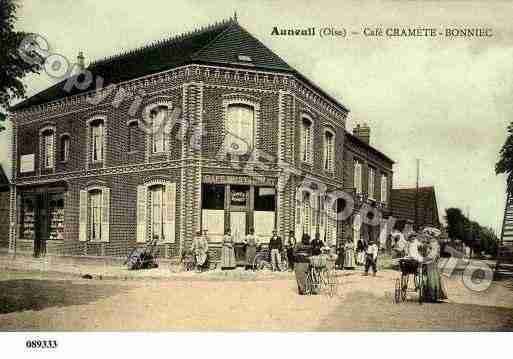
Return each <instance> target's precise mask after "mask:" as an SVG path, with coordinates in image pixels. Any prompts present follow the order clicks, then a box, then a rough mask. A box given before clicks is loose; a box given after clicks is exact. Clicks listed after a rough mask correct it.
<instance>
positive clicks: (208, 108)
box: [9, 19, 391, 257]
mask: <svg viewBox="0 0 513 359" xmlns="http://www.w3.org/2000/svg"><path fill="white" fill-rule="evenodd" d="M80 62H81V61H80V59H79V62H78V63H79V65H80ZM87 70H88V71H87V72H86V74H90V75H91V78H92V79H94V80H93V81H89V83H88V80H87V78H88V76H87V75H84V74H81V75H78V76H73V77H71V78H68V79H66V80H63V81H62V82H60V83H59V84H57V85H55V86H53V87H51V88H49V89H47V90H45V91H43V92H41V93H39V94H37V95H35V96H33V97H31V98H29V99H27V100H26V101H24V102H22V103H20V104H18V105H17V106H15V107H14V108H12V112H11V115H10V119H11V121H12V122H13V173H14V174H15V184H16V185H15V188H14V190H13V191H12V193H11V196H10V207H11V210H12V211H13V212H15V213H16V214H17V215H16V223H17V224H16V226H15V228H14V229H13V231H11V233H10V240H9V248H10V250H11V251H14V250H17V251H27V252H31V251H33V250H34V248H36V249H37V248H39V247H40V244H41V243H43V246H44V247H45V251H46V253H51V254H64V255H87V256H116V257H119V256H125V255H126V254H127V253H128V252H129V251H130V250H131V249H132V248H134V246H137V245H139V244H141V243H144V242H147V241H148V240H149V239H150V238H154V239H157V240H158V243H159V245H158V247H159V251H160V255H162V256H165V257H173V256H176V255H178V254H179V253H180V252H181V251H182V249H183V248H185V247H188V246H189V245H190V241H191V239H192V237H193V235H194V233H195V232H196V231H197V230H199V229H207V230H208V233H209V237H210V240H211V242H212V243H214V244H215V243H220V241H221V239H222V235H223V232H224V230H225V229H226V228H231V230H232V234H233V235H234V236H235V237H236V239H240V238H241V237H242V236H243V235H244V234H245V233H246V232H247V231H248V230H249V228H254V229H255V232H256V234H257V235H259V236H260V237H261V238H262V239H264V240H266V239H268V237H269V235H270V234H271V231H272V230H273V229H274V228H276V229H277V230H278V231H279V233H280V234H281V235H282V236H285V234H286V233H287V232H288V231H289V230H291V229H292V230H295V231H296V236H298V237H300V236H301V235H302V234H303V233H305V232H306V233H309V234H310V235H312V236H313V235H314V234H315V233H316V232H319V233H321V236H323V237H324V238H326V240H328V241H329V242H330V243H331V244H334V243H335V242H336V240H337V238H341V236H342V227H341V225H340V224H337V222H336V221H335V220H334V219H332V216H329V215H328V214H329V212H330V211H335V210H336V208H339V207H340V201H337V202H336V204H337V205H335V206H331V207H329V208H326V206H325V205H324V203H325V202H326V201H325V198H324V197H322V196H320V195H318V194H316V191H308V190H303V189H302V188H303V187H301V186H300V185H301V184H302V183H303V182H304V179H305V177H308V178H311V179H312V184H311V188H314V189H315V187H316V186H317V187H323V188H324V191H328V192H329V191H333V190H342V189H343V188H344V186H343V175H344V161H343V151H344V143H345V141H347V138H349V139H350V140H351V141H357V140H355V138H354V136H351V135H346V133H345V121H346V116H347V114H348V110H347V109H346V108H345V107H344V106H343V105H342V104H340V103H339V102H337V101H336V100H334V99H333V98H332V97H330V96H329V95H328V94H326V93H325V92H324V91H323V90H321V89H320V88H319V87H317V86H316V85H315V84H314V83H312V82H311V81H310V80H308V79H307V78H305V77H304V76H303V75H301V74H300V73H299V72H297V71H296V70H295V69H293V68H292V67H290V66H289V65H288V64H287V63H286V62H285V61H283V60H282V59H281V58H280V57H279V56H277V55H276V54H274V53H273V52H272V51H271V50H270V49H268V48H267V47H266V46H265V45H263V44H262V43H261V42H260V41H258V40H257V39H256V38H254V37H253V36H252V35H251V34H249V33H248V32H247V31H246V30H245V29H244V28H243V27H242V26H241V25H239V24H238V22H237V21H236V20H235V19H230V20H228V21H224V22H222V23H218V24H215V25H212V26H209V27H207V28H203V29H201V30H197V31H194V32H191V33H188V34H185V35H180V36H177V37H174V38H171V39H167V40H164V41H160V42H157V43H155V44H151V45H149V46H146V47H144V48H141V49H137V50H134V51H130V52H127V53H125V54H121V55H116V56H113V57H110V58H107V59H104V60H101V61H98V62H94V63H92V64H90V65H89V66H88V67H87ZM87 85H89V86H87ZM100 85H103V86H100ZM177 114H178V115H177ZM356 143H359V142H356ZM360 145H361V144H360ZM353 147H355V146H353V145H352V144H350V145H349V147H348V148H353ZM355 151H356V152H358V153H360V152H359V150H358V149H355ZM363 152H365V156H364V158H365V161H368V162H369V163H370V162H372V161H373V158H376V160H375V161H374V162H372V163H376V164H377V165H378V164H379V163H380V162H379V161H378V158H379V159H381V158H384V157H383V155H380V154H379V152H378V151H376V150H374V149H372V148H371V147H370V146H367V147H365V146H363ZM363 152H362V153H363ZM380 156H381V157H380ZM387 163H388V162H387ZM390 163H391V162H390ZM390 166H391V164H390ZM379 168H380V170H381V167H379ZM284 169H287V170H286V171H285V170H284ZM385 169H386V171H385ZM383 170H384V171H385V172H386V174H387V175H388V176H390V177H389V178H390V180H389V184H388V186H390V185H391V169H388V168H383ZM298 188H300V190H299V191H298ZM376 191H377V200H378V201H379V198H380V197H379V190H378V189H377V188H376ZM387 196H388V195H387ZM320 209H321V210H320ZM40 242H41V243H40ZM214 247H215V245H214Z"/></svg>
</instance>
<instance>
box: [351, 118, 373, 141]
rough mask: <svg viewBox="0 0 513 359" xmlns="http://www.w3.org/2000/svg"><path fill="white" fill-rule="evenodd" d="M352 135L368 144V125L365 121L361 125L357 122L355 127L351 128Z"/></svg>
mask: <svg viewBox="0 0 513 359" xmlns="http://www.w3.org/2000/svg"><path fill="white" fill-rule="evenodd" d="M353 135H355V136H356V137H358V138H359V139H360V140H361V141H363V142H365V143H366V144H368V145H369V144H370V127H369V125H367V124H366V123H364V124H363V125H362V126H360V124H357V125H356V127H355V128H353Z"/></svg>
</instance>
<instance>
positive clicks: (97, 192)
mask: <svg viewBox="0 0 513 359" xmlns="http://www.w3.org/2000/svg"><path fill="white" fill-rule="evenodd" d="M109 235H110V189H109V188H106V187H94V188H91V189H89V190H81V191H80V212H79V240H81V241H95V242H108V241H109Z"/></svg>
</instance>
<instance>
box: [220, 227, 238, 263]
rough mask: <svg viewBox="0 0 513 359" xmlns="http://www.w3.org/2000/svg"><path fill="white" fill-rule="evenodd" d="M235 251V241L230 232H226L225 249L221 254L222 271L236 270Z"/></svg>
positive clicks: (224, 238)
mask: <svg viewBox="0 0 513 359" xmlns="http://www.w3.org/2000/svg"><path fill="white" fill-rule="evenodd" d="M236 266H237V263H236V261H235V250H234V249H233V239H232V236H231V234H230V230H229V229H228V230H226V232H225V234H224V237H223V248H222V252H221V269H223V270H226V269H235V267H236Z"/></svg>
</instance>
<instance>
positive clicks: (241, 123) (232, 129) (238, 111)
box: [226, 104, 255, 149]
mask: <svg viewBox="0 0 513 359" xmlns="http://www.w3.org/2000/svg"><path fill="white" fill-rule="evenodd" d="M227 111H228V114H227V121H226V131H227V133H228V134H230V135H233V136H234V137H236V138H237V139H240V140H242V141H244V142H245V143H246V144H247V146H248V147H249V148H250V149H252V148H253V147H254V137H255V110H254V108H253V106H249V105H244V104H233V105H229V106H228V110H227Z"/></svg>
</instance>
